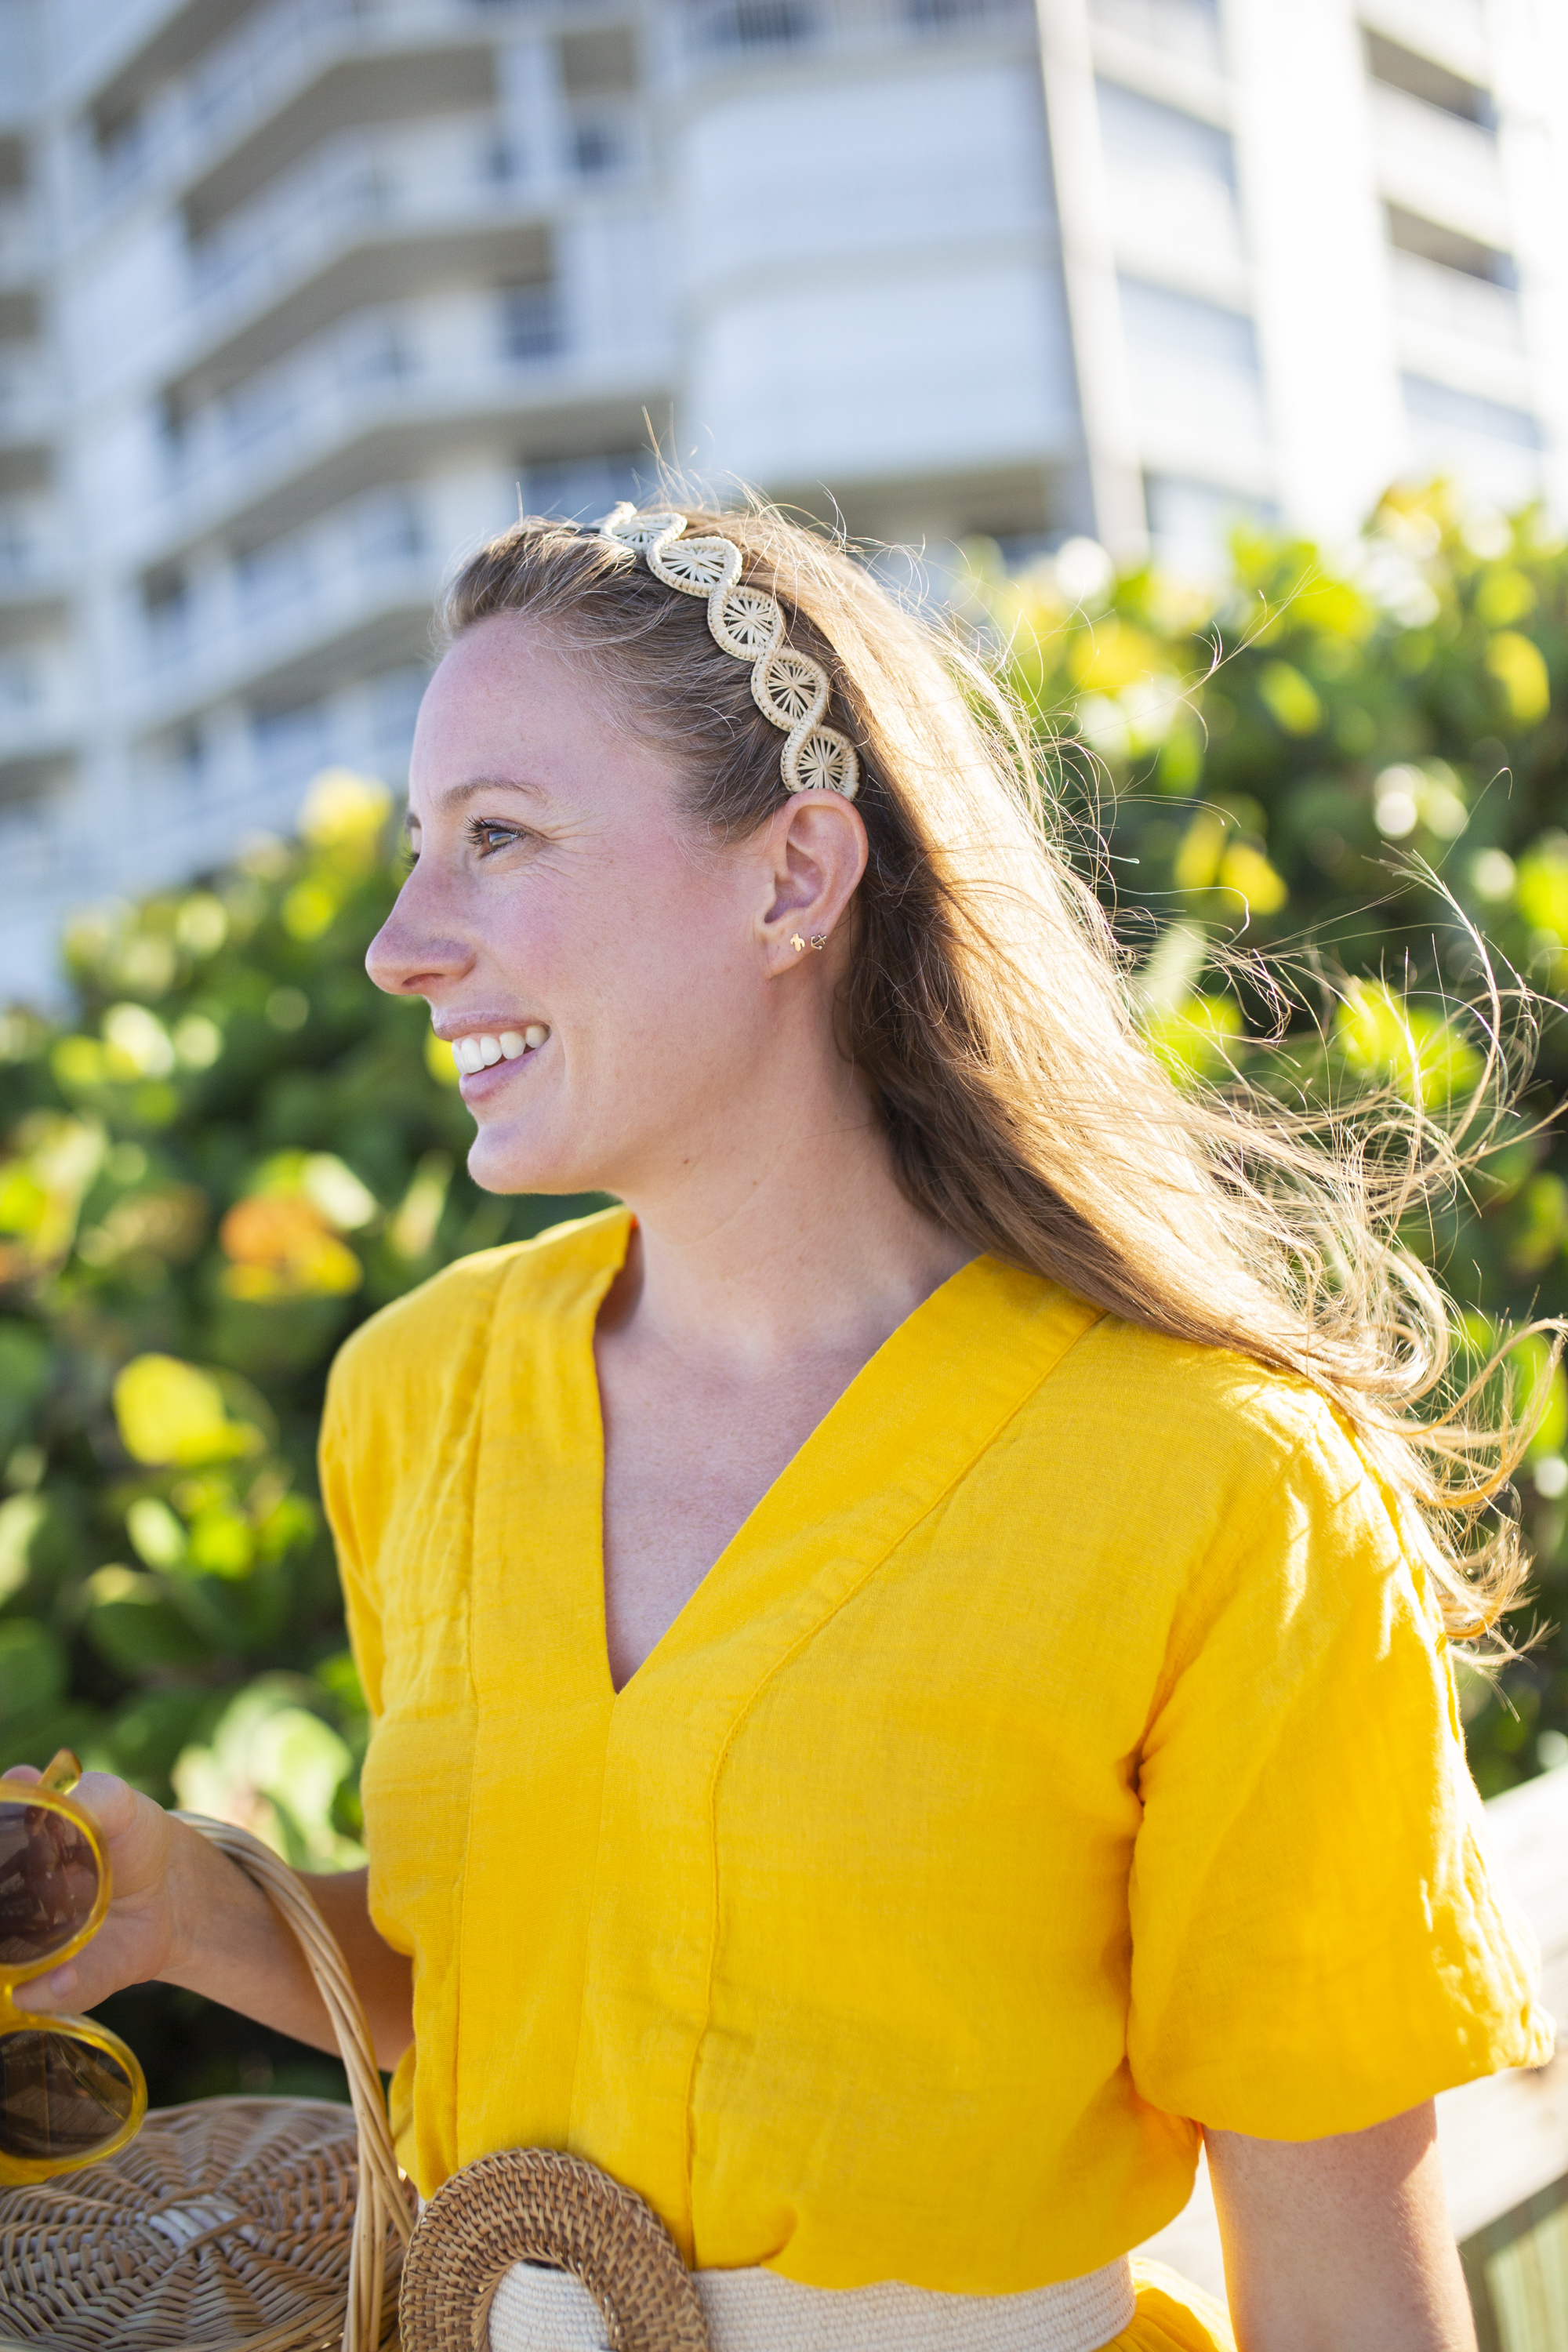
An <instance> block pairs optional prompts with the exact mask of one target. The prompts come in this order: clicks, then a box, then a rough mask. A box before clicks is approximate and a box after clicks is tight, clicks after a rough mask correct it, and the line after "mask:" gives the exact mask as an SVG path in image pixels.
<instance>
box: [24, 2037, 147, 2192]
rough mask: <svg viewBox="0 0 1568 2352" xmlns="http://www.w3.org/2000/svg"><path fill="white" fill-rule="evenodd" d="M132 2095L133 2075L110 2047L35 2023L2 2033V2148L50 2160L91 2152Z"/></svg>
mask: <svg viewBox="0 0 1568 2352" xmlns="http://www.w3.org/2000/svg"><path fill="white" fill-rule="evenodd" d="M135 2103H136V2093H135V2090H134V2088H133V2086H132V2081H131V2077H130V2075H129V2074H127V2073H126V2071H125V2069H124V2067H123V2066H121V2064H120V2063H119V2062H118V2060H116V2059H114V2058H111V2057H110V2055H109V2053H108V2052H107V2051H106V2050H94V2049H93V2048H92V2047H91V2045H90V2044H89V2043H88V2042H73V2041H72V2040H71V2039H70V2037H69V2035H68V2034H65V2033H51V2032H47V2031H42V2030H39V2029H37V2028H34V2027H31V2026H27V2027H24V2028H22V2029H20V2030H19V2031H18V2032H15V2033H7V2034H5V2035H4V2036H3V2037H0V2156H12V2157H22V2158H29V2159H33V2160H36V2161H38V2162H41V2163H46V2164H47V2162H49V2161H50V2159H51V2158H53V2159H54V2160H55V2161H57V2162H58V2163H61V2164H64V2163H66V2162H68V2160H69V2158H72V2157H80V2156H90V2155H91V2154H92V2152H93V2150H94V2149H95V2148H100V2147H104V2146H105V2144H106V2143H107V2142H108V2141H110V2140H111V2139H112V2138H113V2137H114V2136H115V2134H116V2133H117V2132H118V2131H119V2129H120V2127H121V2125H122V2124H123V2123H124V2122H125V2121H126V2119H127V2117H128V2116H130V2115H131V2113H132V2109H133V2107H134V2105H135Z"/></svg>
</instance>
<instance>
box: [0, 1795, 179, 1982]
mask: <svg viewBox="0 0 1568 2352" xmlns="http://www.w3.org/2000/svg"><path fill="white" fill-rule="evenodd" d="M41 1777H42V1776H41V1774H40V1773H39V1772H38V1771H37V1769H36V1768H35V1767H34V1766H33V1765H31V1764H14V1765H12V1766H11V1767H10V1768H9V1769H8V1770H7V1772H6V1774H5V1779H6V1780H9V1781H12V1782H16V1781H21V1782H24V1783H27V1784H32V1783H36V1782H37V1780H39V1779H40V1778H41ZM71 1802H72V1803H73V1804H75V1805H79V1806H80V1808H81V1810H82V1811H83V1812H84V1813H86V1814H87V1816H88V1818H89V1820H90V1821H91V1822H92V1823H93V1824H94V1826H95V1828H96V1829H97V1830H98V1832H99V1833H100V1836H101V1837H102V1840H103V1843H104V1847H105V1849H106V1851H107V1853H108V1855H109V1867H110V1874H111V1880H112V1889H113V1891H112V1895H111V1897H110V1906H109V1910H108V1914H107V1916H105V1918H104V1921H103V1925H102V1926H101V1927H100V1928H99V1930H98V1933H97V1934H96V1935H95V1936H94V1937H93V1939H92V1941H91V1943H90V1944H88V1945H87V1946H85V1947H84V1948H83V1949H82V1950H81V1951H79V1953H78V1954H77V1956H76V1958H75V1959H74V1960H67V1961H66V1962H65V1964H64V1966H63V1967H61V1968H58V1969H47V1970H46V1971H45V1973H44V1974H43V1975H42V1976H37V1977H31V1978H29V1979H27V1983H26V1993H25V1995H24V1996H23V2000H22V2004H21V2005H22V2006H23V2007H24V2008H26V2009H31V2010H37V2011H46V2012H47V2013H48V2014H50V2015H53V2014H54V2013H55V2012H56V2011H60V2010H83V2009H96V2008H97V2006H98V2004H99V2002H100V2000H107V1999H108V1998H109V1995H110V1993H111V1992H119V1991H120V1990H121V1987H122V1986H124V1985H132V1984H144V1983H146V1981H147V1980H148V1979H149V1978H151V1977H160V1976H163V1974H164V1973H165V1972H166V1971H167V1969H169V1968H170V1966H171V1965H172V1964H173V1963H174V1961H175V1958H176V1953H177V1950H178V1947H179V1940H180V1922H179V1918H178V1916H177V1889H178V1881H179V1877H180V1872H179V1867H178V1855H177V1853H176V1845H177V1842H178V1840H179V1839H180V1838H181V1837H188V1836H189V1835H191V1834H192V1832H189V1831H182V1830H181V1827H180V1824H179V1823H178V1822H174V1821H171V1820H170V1818H169V1815H168V1814H167V1813H166V1812H165V1811H163V1807H162V1806H161V1805H155V1804H154V1803H153V1800H152V1798H151V1797H143V1796H142V1794H141V1793H140V1792H139V1791H138V1790H135V1789H132V1788H131V1787H130V1786H129V1785H128V1784H127V1783H126V1782H125V1781H124V1780H116V1779H115V1777H114V1775H113V1774H112V1773H111V1772H84V1773H83V1774H82V1777H81V1779H80V1780H79V1781H78V1782H77V1784H76V1786H75V1788H74V1789H73V1790H71Z"/></svg>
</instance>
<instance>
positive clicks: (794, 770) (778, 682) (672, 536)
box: [597, 503, 860, 801]
mask: <svg viewBox="0 0 1568 2352" xmlns="http://www.w3.org/2000/svg"><path fill="white" fill-rule="evenodd" d="M597 529H598V530H600V531H601V532H602V533H603V534H604V536H605V538H606V539H613V540H615V541H616V543H617V544H618V545H619V546H621V547H629V548H630V549H632V551H634V553H636V554H638V555H640V556H641V557H642V559H643V562H645V563H646V564H647V568H648V570H649V571H650V572H652V573H653V576H654V578H655V579H656V580H662V581H663V583H664V584H665V586H666V587H667V588H679V591H680V593H681V594H682V595H683V596H700V597H702V598H704V599H705V600H706V603H707V605H708V627H709V631H710V635H711V636H712V638H713V642H714V643H715V645H718V646H722V647H723V649H724V651H725V652H726V653H727V654H731V655H732V656H733V657H734V658H735V660H736V661H743V662H750V664H751V666H752V701H753V702H754V703H755V704H756V706H757V709H759V710H760V711H761V712H762V714H763V718H764V719H771V721H772V722H773V725H774V726H775V727H776V728H778V729H779V730H781V732H782V733H783V734H784V737H785V738H786V740H785V743H784V750H783V751H782V752H781V753H780V755H779V768H780V771H781V772H782V774H783V776H784V785H785V788H786V789H787V790H788V791H790V792H792V793H811V792H826V793H842V794H843V795H844V798H845V799H846V800H847V801H852V800H853V799H854V797H855V795H856V793H858V791H859V789H860V762H859V761H858V759H857V758H856V756H855V746H854V745H853V743H851V742H850V741H849V740H848V738H847V736H844V735H840V734H839V733H838V731H837V729H836V728H832V727H824V726H823V724H822V714H823V712H824V711H825V710H826V708H827V695H828V684H827V672H826V670H825V669H824V668H823V667H822V664H821V663H820V662H815V661H813V660H812V659H811V657H810V656H809V655H807V654H797V653H794V652H792V651H791V649H790V647H789V646H786V645H785V644H784V612H783V610H782V608H781V606H780V604H779V603H778V600H777V598H776V597H773V596H770V595H769V594H768V593H766V591H765V590H764V589H762V588H752V587H748V586H747V584H746V583H745V582H744V581H743V580H742V577H741V551H740V549H739V548H738V547H737V546H736V545H735V542H734V541H733V540H731V539H686V538H684V537H683V536H682V534H683V533H684V531H685V530H686V518H685V516H684V515H678V514H639V513H638V512H637V509H636V507H634V506H629V505H626V504H625V503H623V504H622V505H620V506H618V507H617V508H616V510H615V512H614V513H613V514H608V515H606V516H605V520H604V521H603V522H602V523H600V524H598V526H597ZM678 541H679V545H678V544H677V542H678Z"/></svg>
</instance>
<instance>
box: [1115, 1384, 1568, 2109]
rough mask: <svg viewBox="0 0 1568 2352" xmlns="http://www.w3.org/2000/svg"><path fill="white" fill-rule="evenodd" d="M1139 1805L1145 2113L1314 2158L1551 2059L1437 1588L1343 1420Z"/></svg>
mask: <svg viewBox="0 0 1568 2352" xmlns="http://www.w3.org/2000/svg"><path fill="white" fill-rule="evenodd" d="M1139 1793H1140V1796H1141V1798H1142V1804H1143V1808H1144V1811H1143V1818H1142V1825H1141V1827H1140V1830H1139V1832H1138V1837H1137V1841H1136V1845H1135V1850H1134V1858H1133V1868H1132V1878H1131V1926H1132V1971H1131V2011H1130V2017H1129V2028H1128V2049H1129V2058H1130V2062H1131V2069H1132V2074H1133V2079H1134V2082H1135V2084H1136V2085H1137V2088H1138V2090H1139V2092H1140V2094H1141V2095H1142V2097H1144V2098H1145V2099H1147V2100H1149V2101H1150V2102H1151V2103H1152V2105H1155V2106H1157V2107H1160V2108H1163V2110H1165V2111H1166V2112H1167V2113H1169V2114H1173V2115H1180V2116H1189V2117H1191V2118H1193V2119H1194V2121H1196V2122H1199V2123H1204V2124H1207V2125H1210V2126H1214V2127H1215V2128H1218V2129H1222V2130H1230V2131H1238V2132H1246V2133H1249V2134H1251V2135H1253V2136H1255V2137H1259V2138H1268V2139H1288V2140H1289V2139H1314V2138H1318V2137H1323V2136H1325V2135H1327V2134H1329V2133H1332V2132H1342V2131H1355V2130H1360V2129H1362V2128H1363V2127H1364V2126H1367V2125H1370V2124H1373V2123H1378V2122H1381V2121H1383V2120H1384V2118H1385V2117H1387V2116H1393V2115H1398V2114H1401V2113H1403V2112H1404V2110H1405V2109H1406V2108H1408V2107H1412V2106H1415V2105H1419V2104H1420V2103H1421V2102H1422V2101H1423V2100H1424V2099H1426V2098H1429V2097H1430V2096H1432V2095H1433V2094H1435V2093H1436V2092H1437V2091H1440V2090H1443V2089H1446V2088H1447V2087H1448V2086H1449V2085H1451V2084H1456V2083H1461V2082H1467V2081H1469V2080H1471V2079H1472V2078H1474V2077H1475V2076H1477V2075H1480V2074H1491V2073H1493V2072H1495V2071H1496V2070H1497V2069H1499V2068H1500V2067H1505V2066H1526V2065H1530V2066H1533V2065H1540V2064H1542V2063H1544V2061H1545V2060H1546V2059H1547V2057H1549V2056H1550V2054H1551V2051H1552V2021H1551V2020H1550V2018H1549V2017H1547V2016H1546V2015H1545V2014H1544V2013H1543V2012H1542V2011H1541V2010H1540V2009H1539V2008H1538V2007H1537V2006H1536V2005H1535V2000H1534V1986H1535V1979H1536V1973H1537V1956H1536V1952H1535V1948H1534V1944H1533V1939H1532V1938H1531V1934H1530V1931H1529V1929H1528V1927H1526V1926H1525V1924H1524V1922H1523V1920H1522V1919H1521V1916H1519V1914H1518V1913H1517V1911H1516V1910H1515V1908H1514V1906H1512V1904H1511V1903H1510V1901H1509V1900H1508V1899H1507V1897H1506V1896H1505V1895H1503V1894H1502V1892H1501V1890H1500V1888H1499V1887H1498V1886H1496V1885H1494V1884H1493V1883H1492V1881H1491V1879H1490V1878H1489V1873H1488V1868H1487V1863H1486V1859H1485V1853H1484V1827H1483V1823H1482V1819H1481V1811H1480V1805H1479V1798H1478V1797H1477V1794H1476V1790H1475V1787H1474V1784H1473V1782H1472V1781H1471V1780H1470V1777H1469V1772H1468V1767H1467V1765H1466V1762H1465V1755H1464V1747H1463V1741H1462V1738H1461V1733H1460V1727H1459V1721H1458V1708H1457V1706H1456V1704H1455V1698H1454V1691H1453V1684H1452V1676H1451V1674H1450V1671H1449V1666H1448V1661H1447V1654H1446V1649H1445V1645H1444V1642H1443V1637H1442V1634H1441V1633H1440V1631H1439V1629H1438V1627H1437V1624H1436V1619H1435V1615H1434V1612H1433V1609H1432V1606H1431V1602H1430V1599H1429V1596H1428V1592H1427V1589H1426V1579H1425V1576H1424V1574H1423V1572H1422V1570H1421V1569H1420V1568H1419V1567H1418V1566H1417V1565H1415V1563H1414V1562H1413V1561H1412V1559H1411V1558H1410V1557H1409V1555H1408V1552H1407V1550H1406V1548H1405V1546H1404V1545H1402V1543H1401V1540H1400V1537H1399V1534H1398V1531H1397V1528H1396V1524H1395V1519H1394V1515H1393V1513H1392V1511H1391V1509H1390V1507H1389V1503H1388V1500H1387V1498H1386V1497H1385V1496H1384V1493H1383V1491H1382V1490H1381V1489H1380V1487H1379V1486H1378V1484H1377V1483H1376V1481H1375V1480H1374V1479H1373V1477H1372V1475H1370V1474H1369V1473H1368V1471H1367V1470H1366V1468H1365V1466H1364V1465H1363V1462H1362V1460H1361V1458H1360V1456H1359V1454H1357V1452H1356V1450H1355V1448H1354V1447H1353V1445H1352V1444H1351V1442H1350V1440H1349V1439H1348V1437H1347V1436H1346V1435H1345V1434H1344V1433H1343V1432H1342V1430H1341V1428H1340V1427H1339V1425H1338V1423H1336V1422H1335V1420H1334V1418H1333V1416H1332V1415H1331V1413H1330V1412H1329V1411H1328V1410H1327V1408H1326V1407H1324V1408H1321V1410H1318V1411H1316V1412H1313V1413H1312V1414H1311V1415H1310V1418H1309V1428H1308V1433H1307V1435H1306V1436H1305V1437H1304V1438H1303V1440H1302V1442H1301V1443H1300V1445H1299V1446H1298V1447H1297V1449H1296V1451H1295V1452H1294V1454H1292V1455H1291V1456H1290V1457H1289V1460H1288V1462H1287V1463H1285V1464H1284V1465H1283V1466H1282V1467H1280V1468H1279V1469H1278V1471H1277V1473H1276V1474H1275V1475H1273V1476H1272V1477H1271V1478H1270V1480H1269V1481H1268V1491H1267V1494H1266V1496H1265V1497H1264V1498H1263V1499H1262V1500H1261V1501H1260V1503H1259V1505H1258V1508H1257V1510H1256V1511H1255V1512H1254V1514H1253V1515H1252V1517H1251V1520H1250V1523H1249V1524H1247V1525H1246V1526H1244V1527H1242V1528H1238V1530H1237V1535H1236V1538H1235V1539H1234V1541H1232V1542H1231V1543H1229V1544H1228V1545H1227V1546H1226V1547H1223V1548H1222V1549H1221V1550H1220V1551H1219V1552H1218V1553H1217V1554H1216V1557H1215V1559H1214V1560H1213V1561H1212V1562H1211V1563H1210V1565H1209V1568H1208V1569H1207V1570H1206V1571H1205V1576H1204V1578H1203V1579H1202V1580H1200V1583H1199V1584H1198V1585H1197V1586H1195V1587H1194V1593H1193V1595H1192V1597H1191V1600H1190V1602H1189V1604H1188V1606H1187V1608H1186V1610H1185V1612H1184V1614H1183V1615H1182V1616H1180V1617H1179V1618H1178V1622H1177V1625H1176V1629H1175V1633H1174V1636H1173V1650H1172V1654H1171V1658H1170V1661H1169V1664H1168V1671H1167V1674H1166V1676H1165V1680H1164V1684H1163V1691H1162V1694H1161V1696H1160V1697H1159V1699H1158V1701H1157V1704H1156V1707H1155V1711H1154V1714H1153V1716H1152V1720H1151V1722H1150V1725H1149V1727H1148V1731H1147V1735H1146V1738H1145V1740H1144V1744H1143V1748H1142V1759H1141V1768H1140V1781H1139Z"/></svg>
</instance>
